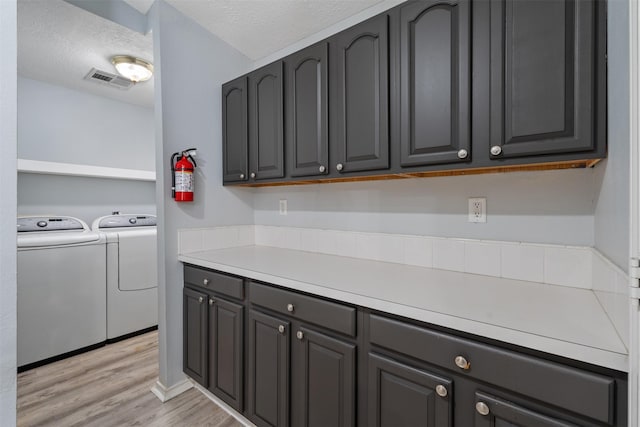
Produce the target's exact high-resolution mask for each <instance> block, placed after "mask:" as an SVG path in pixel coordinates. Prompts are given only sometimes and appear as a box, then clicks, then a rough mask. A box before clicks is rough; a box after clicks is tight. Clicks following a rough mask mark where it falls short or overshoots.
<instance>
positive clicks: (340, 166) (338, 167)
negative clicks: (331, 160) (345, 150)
mask: <svg viewBox="0 0 640 427" xmlns="http://www.w3.org/2000/svg"><path fill="white" fill-rule="evenodd" d="M342 169H344V166H343V165H342V163H338V164H337V165H336V170H337V171H338V172H340V171H341V170H342Z"/></svg>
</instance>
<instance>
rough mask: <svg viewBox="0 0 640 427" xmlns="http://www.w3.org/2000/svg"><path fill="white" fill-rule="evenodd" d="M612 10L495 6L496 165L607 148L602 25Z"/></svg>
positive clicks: (559, 0) (553, 4) (501, 0)
mask: <svg viewBox="0 0 640 427" xmlns="http://www.w3.org/2000/svg"><path fill="white" fill-rule="evenodd" d="M604 3H605V2H604V1H602V2H596V1H592V0H585V1H574V0H554V1H537V0H518V1H506V0H493V1H492V2H491V18H490V19H491V60H490V61H491V84H490V87H491V90H490V99H491V119H490V128H491V129H490V134H491V135H490V145H491V147H490V156H491V158H492V159H499V158H511V157H524V156H532V155H549V154H558V153H571V152H578V151H590V150H593V149H595V147H596V143H598V144H600V145H604V144H605V139H606V135H605V133H604V132H605V114H606V99H605V97H604V90H605V83H604V82H603V81H599V79H604V73H603V70H602V69H601V66H602V63H603V61H604V52H599V50H598V44H599V43H601V40H600V39H599V37H603V34H604V30H603V29H601V30H600V31H597V26H598V25H600V24H599V22H598V20H597V19H596V16H598V14H597V13H596V12H597V10H596V9H597V8H598V7H602V6H603V5H604ZM602 15H603V14H600V16H602ZM598 55H599V56H598Z"/></svg>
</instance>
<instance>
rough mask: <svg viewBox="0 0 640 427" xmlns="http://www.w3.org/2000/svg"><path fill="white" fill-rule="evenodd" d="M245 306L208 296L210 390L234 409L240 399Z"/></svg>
mask: <svg viewBox="0 0 640 427" xmlns="http://www.w3.org/2000/svg"><path fill="white" fill-rule="evenodd" d="M243 316H244V307H242V306H241V305H239V304H235V303H232V302H229V301H225V300H224V299H222V298H217V297H211V296H210V297H209V362H208V363H209V390H210V391H211V392H212V393H214V394H215V395H217V396H218V397H220V398H221V399H222V400H224V401H225V402H227V403H228V404H229V405H230V406H231V407H232V408H234V409H236V410H237V411H242V401H243V376H242V373H243V369H242V361H243V352H244V346H243V342H244V341H243V340H244V336H243V330H244V327H243V326H244V317H243Z"/></svg>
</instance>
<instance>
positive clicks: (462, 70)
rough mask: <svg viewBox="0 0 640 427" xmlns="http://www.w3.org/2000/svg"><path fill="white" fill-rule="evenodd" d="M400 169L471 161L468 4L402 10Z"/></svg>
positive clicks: (424, 4) (416, 4)
mask: <svg viewBox="0 0 640 427" xmlns="http://www.w3.org/2000/svg"><path fill="white" fill-rule="evenodd" d="M399 30H400V37H399V38H400V121H401V123H400V134H401V139H400V165H401V166H402V167H407V166H425V165H433V164H442V163H459V162H468V161H469V160H471V111H470V108H471V95H470V93H471V92H470V83H471V75H470V71H471V43H470V36H471V35H470V32H471V4H470V2H469V1H468V0H460V1H442V0H430V1H412V2H408V3H406V4H405V5H403V6H402V7H401V8H400V26H399Z"/></svg>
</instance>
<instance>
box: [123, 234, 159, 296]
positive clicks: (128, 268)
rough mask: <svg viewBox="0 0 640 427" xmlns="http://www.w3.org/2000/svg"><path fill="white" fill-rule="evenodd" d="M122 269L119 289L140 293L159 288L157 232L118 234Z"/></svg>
mask: <svg viewBox="0 0 640 427" xmlns="http://www.w3.org/2000/svg"><path fill="white" fill-rule="evenodd" d="M118 235H119V241H120V245H119V246H120V248H119V251H118V265H119V267H120V271H119V280H118V289H120V290H121V291H139V290H142V289H150V288H156V287H157V286H158V252H157V249H156V245H157V242H156V241H157V239H156V230H155V229H153V230H135V231H127V232H122V233H118Z"/></svg>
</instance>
